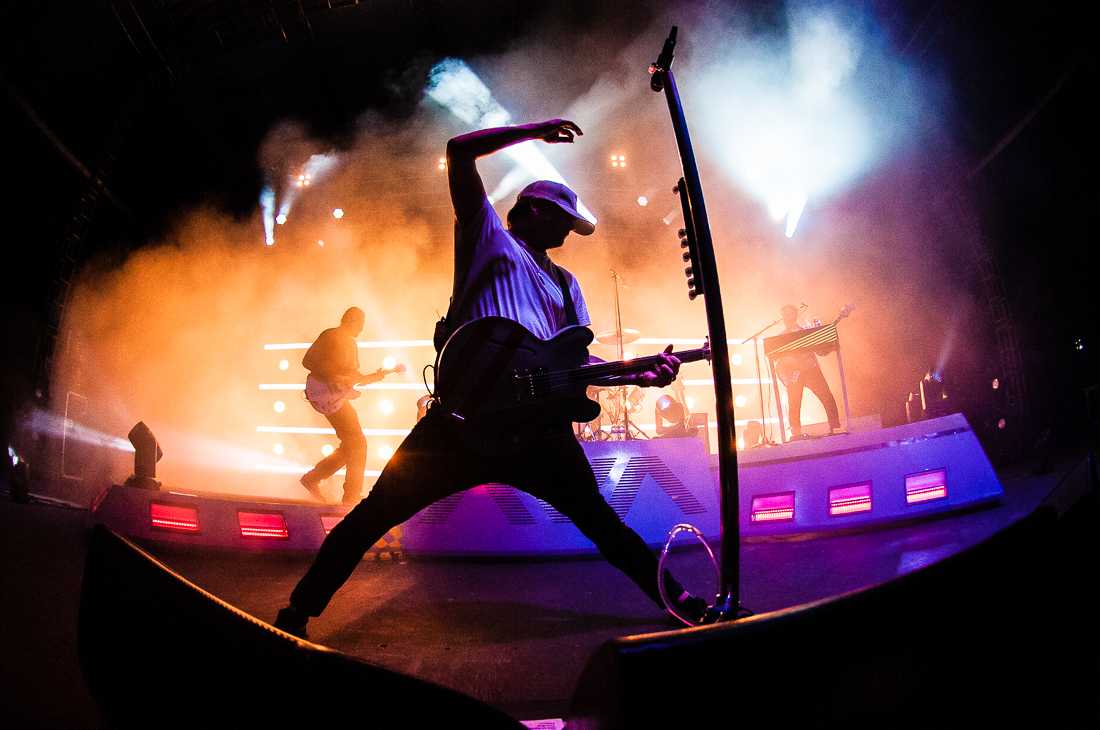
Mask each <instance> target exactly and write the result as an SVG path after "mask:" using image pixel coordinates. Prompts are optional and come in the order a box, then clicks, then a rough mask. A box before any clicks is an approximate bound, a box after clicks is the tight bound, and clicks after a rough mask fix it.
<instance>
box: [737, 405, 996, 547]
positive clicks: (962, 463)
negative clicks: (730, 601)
mask: <svg viewBox="0 0 1100 730" xmlns="http://www.w3.org/2000/svg"><path fill="white" fill-rule="evenodd" d="M858 436H862V438H858V437H857V435H852V436H849V435H838V436H831V437H828V438H825V439H820V440H819V442H818V443H817V444H812V445H811V447H813V446H820V447H825V446H828V447H829V448H832V449H835V451H834V452H831V453H830V452H816V453H813V452H812V453H807V454H802V455H799V456H796V457H789V458H786V459H785V458H783V457H782V456H781V455H782V454H783V453H784V452H786V451H789V448H788V447H784V448H783V449H771V450H770V452H778V453H776V454H775V455H776V456H780V458H778V459H775V460H770V461H765V460H756V461H749V460H745V463H743V464H742V465H741V468H740V469H739V477H740V478H739V483H740V492H741V495H740V514H741V519H742V527H741V530H742V534H743V535H745V536H766V535H781V534H787V533H804V532H828V531H832V530H837V529H843V528H847V527H866V526H870V525H875V524H882V523H891V522H898V521H903V520H909V519H913V518H917V517H922V516H929V515H933V514H936V513H939V512H945V511H952V510H958V509H964V508H970V507H973V506H975V505H978V504H982V503H985V502H991V501H995V500H998V499H999V498H1000V497H1001V496H1002V495H1003V494H1004V490H1003V489H1002V487H1001V484H1000V482H999V481H998V479H997V475H996V473H995V472H994V471H993V467H992V465H991V464H990V463H989V459H988V458H986V455H985V452H984V451H983V450H982V447H981V444H980V443H979V442H978V439H977V437H976V436H975V435H974V432H973V431H971V430H970V427H969V424H967V423H966V419H965V418H964V417H963V416H962V415H961V414H955V415H952V416H946V417H944V418H937V419H933V420H929V421H923V422H921V423H918V424H907V425H906V426H899V427H896V428H889V429H882V430H880V431H877V432H873V433H872V434H860V435H858ZM871 436H873V437H874V438H873V439H872V438H870V437H871ZM849 439H853V441H849ZM754 456H755V455H754ZM939 470H943V471H944V472H945V475H946V487H947V489H946V491H947V495H946V497H944V498H942V499H932V500H928V501H925V502H917V503H914V504H909V503H908V502H907V499H906V478H907V477H911V478H912V477H915V478H916V479H919V478H920V476H919V475H921V474H929V473H930V472H936V471H939ZM867 482H870V486H871V500H872V509H871V510H870V511H868V512H857V513H852V514H842V515H836V516H834V515H830V514H829V491H830V489H836V488H840V487H844V486H846V485H855V484H865V483H867ZM784 492H793V493H794V508H795V509H794V519H792V520H788V521H777V522H753V521H752V518H751V516H752V508H753V499H754V497H757V498H758V497H761V496H765V495H771V494H777V493H784Z"/></svg>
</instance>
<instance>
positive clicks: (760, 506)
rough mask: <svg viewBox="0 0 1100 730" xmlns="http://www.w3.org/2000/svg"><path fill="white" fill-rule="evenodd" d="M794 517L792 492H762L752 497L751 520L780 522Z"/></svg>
mask: <svg viewBox="0 0 1100 730" xmlns="http://www.w3.org/2000/svg"><path fill="white" fill-rule="evenodd" d="M793 519H794V492H784V493H783V494H764V495H761V496H759V497H753V498H752V521H753V522H782V521H784V520H793Z"/></svg>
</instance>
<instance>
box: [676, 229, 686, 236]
mask: <svg viewBox="0 0 1100 730" xmlns="http://www.w3.org/2000/svg"><path fill="white" fill-rule="evenodd" d="M687 234H688V229H686V228H681V229H680V230H678V231H676V235H677V236H679V237H680V238H686V237H687Z"/></svg>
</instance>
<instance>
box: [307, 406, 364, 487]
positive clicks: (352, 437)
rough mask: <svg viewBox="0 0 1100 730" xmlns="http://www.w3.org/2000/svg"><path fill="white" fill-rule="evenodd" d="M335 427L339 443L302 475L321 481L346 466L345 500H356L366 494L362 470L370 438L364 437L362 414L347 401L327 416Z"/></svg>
mask: <svg viewBox="0 0 1100 730" xmlns="http://www.w3.org/2000/svg"><path fill="white" fill-rule="evenodd" d="M325 418H327V419H328V422H329V423H331V424H332V427H333V428H334V429H335V430H336V435H337V437H339V439H340V446H339V447H338V448H337V449H336V450H335V451H333V452H332V453H331V454H329V455H328V456H326V457H325V458H323V459H321V460H320V461H319V462H317V466H315V467H313V469H312V470H310V471H309V472H308V473H307V474H306V475H305V476H304V477H302V478H303V479H306V480H307V481H317V482H319V481H321V480H322V479H328V478H329V477H330V476H332V475H333V474H335V473H336V472H337V471H339V470H340V467H342V466H346V467H347V471H346V472H345V474H344V502H353V501H355V500H358V499H359V498H360V497H362V496H363V470H364V469H365V468H366V466H367V440H366V439H365V438H364V437H363V428H362V427H361V426H360V425H359V416H357V415H356V413H355V409H354V408H353V407H352V405H351V404H350V403H348V402H346V401H345V402H344V404H343V405H342V406H340V410H338V411H336V412H335V413H330V414H328V415H326V416H325Z"/></svg>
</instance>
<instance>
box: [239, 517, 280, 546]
mask: <svg viewBox="0 0 1100 730" xmlns="http://www.w3.org/2000/svg"><path fill="white" fill-rule="evenodd" d="M237 524H238V525H240V528H241V537H259V538H264V539H268V540H286V539H287V538H289V537H290V532H289V530H287V527H286V519H285V518H284V517H283V515H282V513H280V512H238V513H237Z"/></svg>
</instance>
